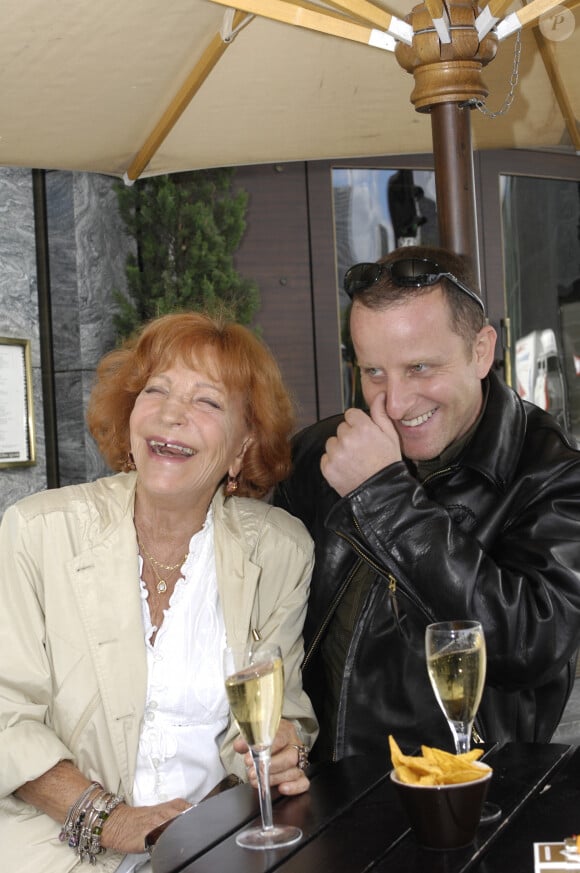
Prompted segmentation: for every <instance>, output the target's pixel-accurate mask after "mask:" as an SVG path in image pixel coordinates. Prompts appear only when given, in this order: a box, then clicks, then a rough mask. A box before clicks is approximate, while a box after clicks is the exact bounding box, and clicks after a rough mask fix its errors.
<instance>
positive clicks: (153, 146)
mask: <svg viewBox="0 0 580 873" xmlns="http://www.w3.org/2000/svg"><path fill="white" fill-rule="evenodd" d="M245 18H246V13H245V12H236V14H235V15H234V18H233V24H232V29H235V28H236V27H238V26H239V25H240V24H241V23H242V21H243V20H244V19H245ZM230 44H231V41H225V40H224V38H223V37H222V35H221V34H216V36H214V37H213V39H212V40H211V42H210V43H209V45H208V46H207V48H206V50H205V51H204V53H203V55H202V56H201V58H200V59H199V61H198V62H197V64H196V65H195V67H194V68H193V70H192V71H191V73H190V74H189V76H188V77H187V79H186V80H185V82H184V83H183V85H182V86H181V88H180V89H179V91H178V92H177V94H176V95H175V97H174V98H173V100H172V101H171V103H170V104H169V106H168V107H167V109H166V110H165V112H164V113H163V115H162V116H161V118H160V119H159V121H158V122H157V124H156V125H155V127H154V128H153V130H152V131H151V133H150V134H149V136H148V137H147V139H146V140H145V142H144V143H143V145H142V146H141V148H140V150H139V152H138V153H137V154H136V156H135V157H134V158H133V160H132V162H131V164H130V165H129V168H128V169H127V171H126V173H125V175H124V180H125V182H126V183H127V184H132V183H133V182H134V181H135V180H136V179H138V178H139V176H140V175H141V173H142V172H143V170H144V169H145V167H146V166H147V164H148V163H149V161H150V160H151V158H152V157H153V155H154V154H155V153H156V152H157V150H158V149H159V147H160V145H161V143H162V142H163V141H164V140H165V139H166V137H167V136H168V134H169V133H170V131H171V130H172V129H173V127H174V126H175V124H176V123H177V121H178V120H179V119H180V117H181V116H182V115H183V113H184V112H185V110H186V109H187V107H188V106H189V104H190V103H191V101H192V99H193V97H194V96H195V94H196V93H197V92H198V91H199V89H200V88H201V86H202V85H203V83H204V82H205V80H206V79H207V77H208V76H209V74H210V73H211V71H212V70H213V68H214V67H215V65H216V64H217V63H218V61H219V60H220V58H221V57H222V55H223V54H224V52H225V51H226V49H227V48H228V46H229V45H230Z"/></svg>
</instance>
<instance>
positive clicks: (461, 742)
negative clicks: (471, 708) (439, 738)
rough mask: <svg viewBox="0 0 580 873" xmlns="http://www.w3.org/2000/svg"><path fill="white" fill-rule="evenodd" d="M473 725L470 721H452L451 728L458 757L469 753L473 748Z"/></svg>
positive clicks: (450, 722)
mask: <svg viewBox="0 0 580 873" xmlns="http://www.w3.org/2000/svg"><path fill="white" fill-rule="evenodd" d="M471 725H472V722H469V721H451V720H449V727H450V728H451V732H452V734H453V739H454V740H455V751H456V752H457V754H458V755H461V754H463V752H469V749H470V748H471Z"/></svg>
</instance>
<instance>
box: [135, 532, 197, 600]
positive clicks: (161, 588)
mask: <svg viewBox="0 0 580 873" xmlns="http://www.w3.org/2000/svg"><path fill="white" fill-rule="evenodd" d="M137 543H138V545H139V548H140V549H141V551H142V552H143V554H144V555H145V557H146V558H147V560H148V561H149V563H150V565H151V569H152V570H153V572H154V574H155V578H156V579H157V585H156V586H155V590H156V591H157V593H158V594H165V592H166V591H167V582H166V581H165V579H162V578H161V576H160V575H159V573H158V572H157V567H161V569H162V570H170V571H171V572H174V571H175V570H178V569H179V568H180V567H181V566H182V565H183V564H184V563H185V561H186V560H187V556H188V555H189V552H186V553H185V555H184V556H183V559H182V560H180V561H178V562H177V564H162V563H161V561H156V560H155V558H154V557H153V555H150V554H149V552H148V551H147V549H145V548H144V546H143V543H142V542H141V540H140V539H138V540H137Z"/></svg>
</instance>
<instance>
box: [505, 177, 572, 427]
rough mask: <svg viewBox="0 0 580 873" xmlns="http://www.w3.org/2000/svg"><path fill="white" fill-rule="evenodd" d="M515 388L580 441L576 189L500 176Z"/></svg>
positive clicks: (549, 181)
mask: <svg viewBox="0 0 580 873" xmlns="http://www.w3.org/2000/svg"><path fill="white" fill-rule="evenodd" d="M500 195H501V202H502V234H503V248H504V274H505V308H506V313H507V315H508V316H509V318H510V322H511V335H512V337H514V338H515V340H514V342H513V350H512V352H513V360H512V368H513V372H514V388H515V389H516V390H517V391H518V393H519V394H520V396H521V397H524V398H525V399H526V400H531V401H532V402H533V403H536V404H537V405H538V406H541V407H542V408H543V409H547V410H548V411H549V412H550V413H551V414H552V415H553V416H554V417H555V418H556V419H557V420H558V421H559V422H560V424H562V426H563V427H564V428H565V429H566V430H567V431H568V432H569V433H570V434H571V435H572V436H573V437H574V438H575V439H576V440H580V184H579V183H578V182H577V181H571V180H562V179H539V178H534V177H529V176H507V175H505V176H500Z"/></svg>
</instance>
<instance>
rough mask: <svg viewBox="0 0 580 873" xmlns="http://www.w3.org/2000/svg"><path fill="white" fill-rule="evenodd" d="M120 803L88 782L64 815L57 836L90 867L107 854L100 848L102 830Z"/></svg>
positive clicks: (118, 798) (93, 783)
mask: <svg viewBox="0 0 580 873" xmlns="http://www.w3.org/2000/svg"><path fill="white" fill-rule="evenodd" d="M120 803H123V797H121V796H120V795H118V794H113V793H111V792H110V791H105V789H104V788H103V786H102V785H100V784H99V783H98V782H91V784H90V785H89V786H88V788H86V789H85V790H84V791H83V793H82V794H81V795H80V797H79V798H78V799H77V800H75V802H74V803H73V804H72V806H71V808H70V809H69V811H68V813H67V817H66V819H65V822H64V825H63V826H62V829H61V831H60V834H59V839H60V841H61V842H62V843H64V842H68V845H69V846H70V847H71V849H73V850H74V851H75V852H76V853H77V855H78V856H79V858H80V860H81V862H82V861H84V860H85V859H86V860H88V862H89V864H96V863H97V856H98V855H100V854H101V853H102V852H104V851H106V850H105V849H104V848H103V847H102V846H101V835H102V833H103V827H104V824H105V822H106V820H107V819H108V818H109V816H110V814H111V813H112V812H113V810H114V809H116V807H117V806H119V804H120Z"/></svg>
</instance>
